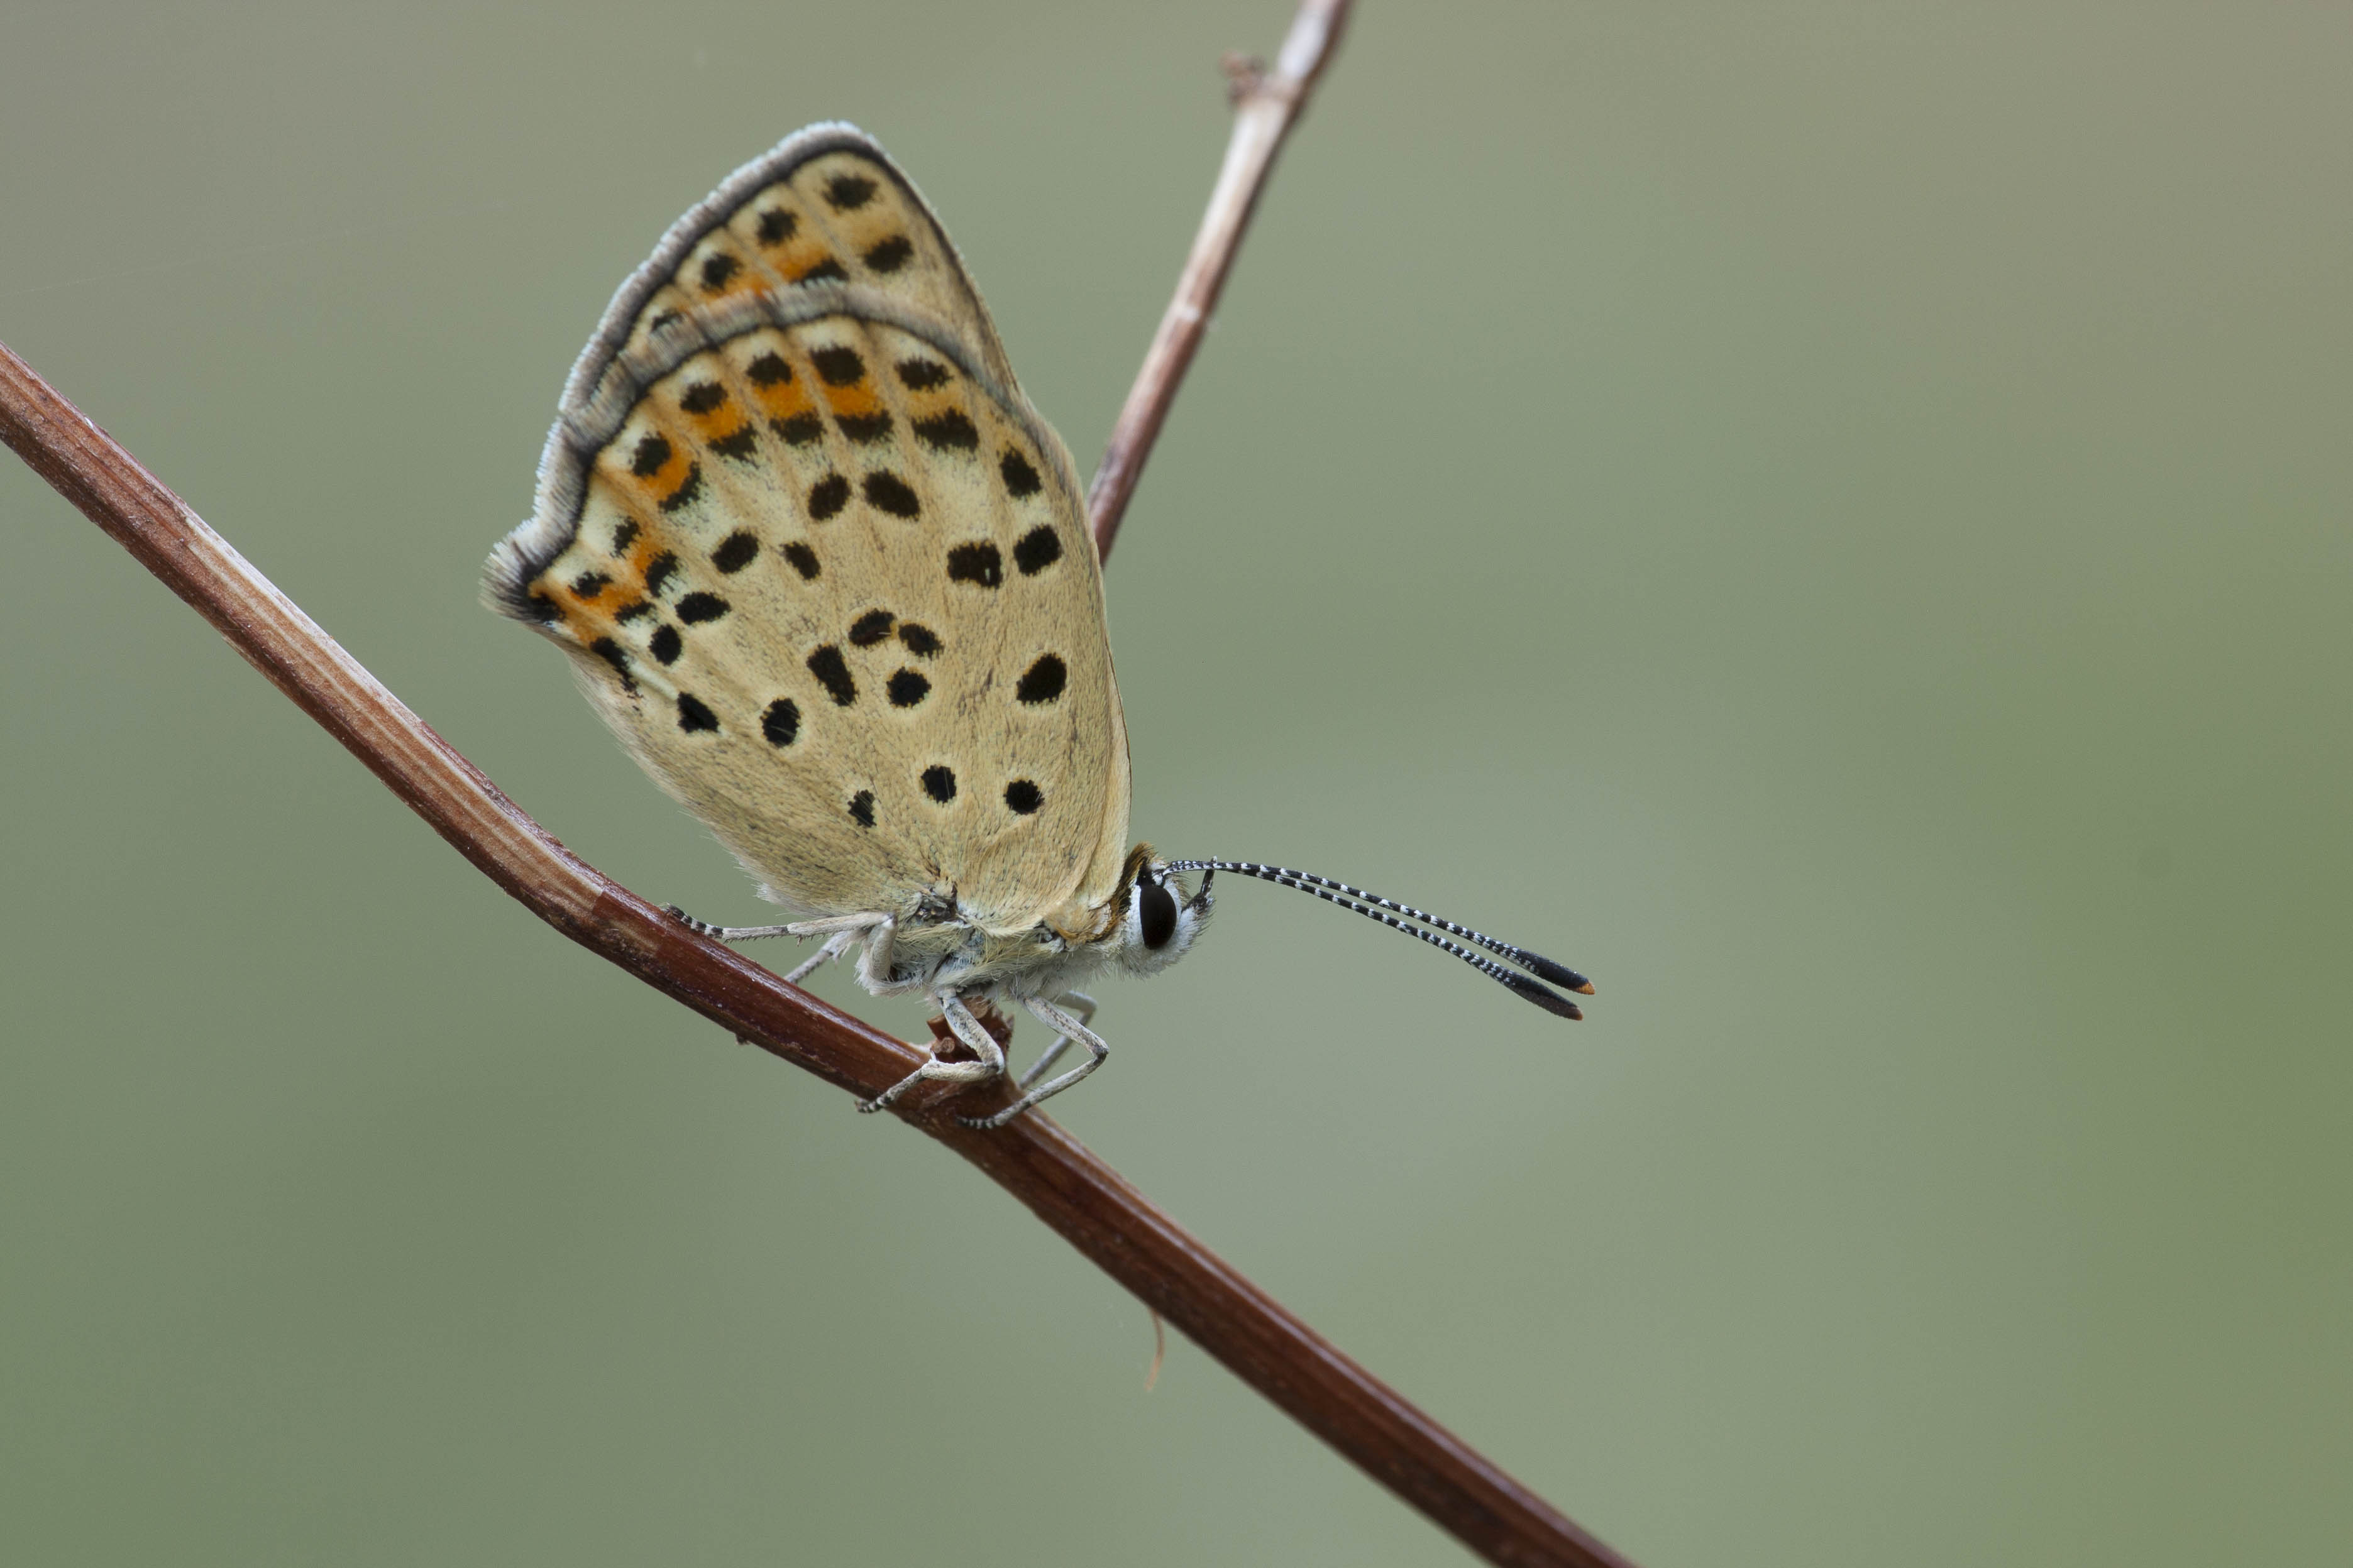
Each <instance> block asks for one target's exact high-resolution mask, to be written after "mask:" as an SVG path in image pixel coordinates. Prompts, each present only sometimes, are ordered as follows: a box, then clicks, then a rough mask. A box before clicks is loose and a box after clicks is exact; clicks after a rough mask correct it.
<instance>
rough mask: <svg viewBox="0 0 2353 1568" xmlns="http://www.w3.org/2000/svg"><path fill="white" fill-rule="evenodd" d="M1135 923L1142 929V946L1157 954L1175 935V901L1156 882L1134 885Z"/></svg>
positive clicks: (1142, 882)
mask: <svg viewBox="0 0 2353 1568" xmlns="http://www.w3.org/2000/svg"><path fill="white" fill-rule="evenodd" d="M1135 918H1136V923H1137V924H1138V925H1140V926H1142V927H1143V928H1144V945H1145V946H1146V947H1148V948H1150V949H1151V950H1152V951H1153V952H1159V951H1160V950H1161V949H1162V948H1164V947H1166V946H1167V945H1168V939H1169V938H1170V937H1172V936H1175V935H1176V900H1175V899H1173V898H1171V897H1170V896H1169V893H1168V889H1166V888H1164V887H1162V886H1161V885H1160V884H1159V883H1157V882H1146V881H1144V880H1142V879H1138V880H1137V882H1136V884H1135Z"/></svg>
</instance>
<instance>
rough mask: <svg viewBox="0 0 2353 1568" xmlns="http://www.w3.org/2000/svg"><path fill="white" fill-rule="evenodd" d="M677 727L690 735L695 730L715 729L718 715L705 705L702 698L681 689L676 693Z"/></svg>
mask: <svg viewBox="0 0 2353 1568" xmlns="http://www.w3.org/2000/svg"><path fill="white" fill-rule="evenodd" d="M678 727H679V728H680V729H681V730H683V731H686V732H687V733H688V734H690V735H691V734H693V733H694V732H695V731H697V730H712V731H716V730H717V729H718V728H719V715H718V714H716V713H713V712H712V710H710V709H709V708H708V707H706V706H705V705H704V704H703V700H702V698H700V697H697V696H696V695H695V694H694V693H693V692H691V691H681V692H680V693H679V694H678Z"/></svg>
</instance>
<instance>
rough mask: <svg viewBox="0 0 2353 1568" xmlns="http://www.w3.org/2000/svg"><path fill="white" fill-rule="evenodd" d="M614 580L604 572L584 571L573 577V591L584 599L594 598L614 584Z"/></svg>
mask: <svg viewBox="0 0 2353 1568" xmlns="http://www.w3.org/2000/svg"><path fill="white" fill-rule="evenodd" d="M612 582H613V580H612V579H611V578H610V577H607V576H606V575H605V574H603V573H602V572H583V573H582V574H580V575H579V576H577V577H575V578H574V579H572V592H573V593H574V594H575V595H576V596H578V597H580V598H583V599H593V598H595V597H596V595H599V594H601V593H603V592H604V591H605V590H606V589H607V588H608V587H610V586H611V585H612Z"/></svg>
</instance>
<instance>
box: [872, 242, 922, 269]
mask: <svg viewBox="0 0 2353 1568" xmlns="http://www.w3.org/2000/svg"><path fill="white" fill-rule="evenodd" d="M914 254H915V247H913V245H910V244H909V243H907V237H906V236H905V235H903V234H894V235H892V237H890V238H888V239H886V240H884V241H882V242H881V244H880V245H877V246H876V247H874V248H873V249H871V250H870V251H868V252H867V253H866V265H867V266H869V267H871V268H874V270H875V271H877V272H896V271H898V270H899V268H902V267H904V266H906V265H907V258H909V257H911V256H913V255H914Z"/></svg>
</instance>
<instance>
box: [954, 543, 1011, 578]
mask: <svg viewBox="0 0 2353 1568" xmlns="http://www.w3.org/2000/svg"><path fill="white" fill-rule="evenodd" d="M948 581H949V582H951V583H976V584H979V585H980V586H982V587H984V588H994V587H996V586H997V584H999V583H1002V582H1004V581H1005V560H1004V557H1002V556H1001V555H999V554H998V553H997V546H996V545H994V544H990V543H987V542H981V543H978V544H959V545H957V546H956V547H955V549H954V550H951V551H949V552H948Z"/></svg>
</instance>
